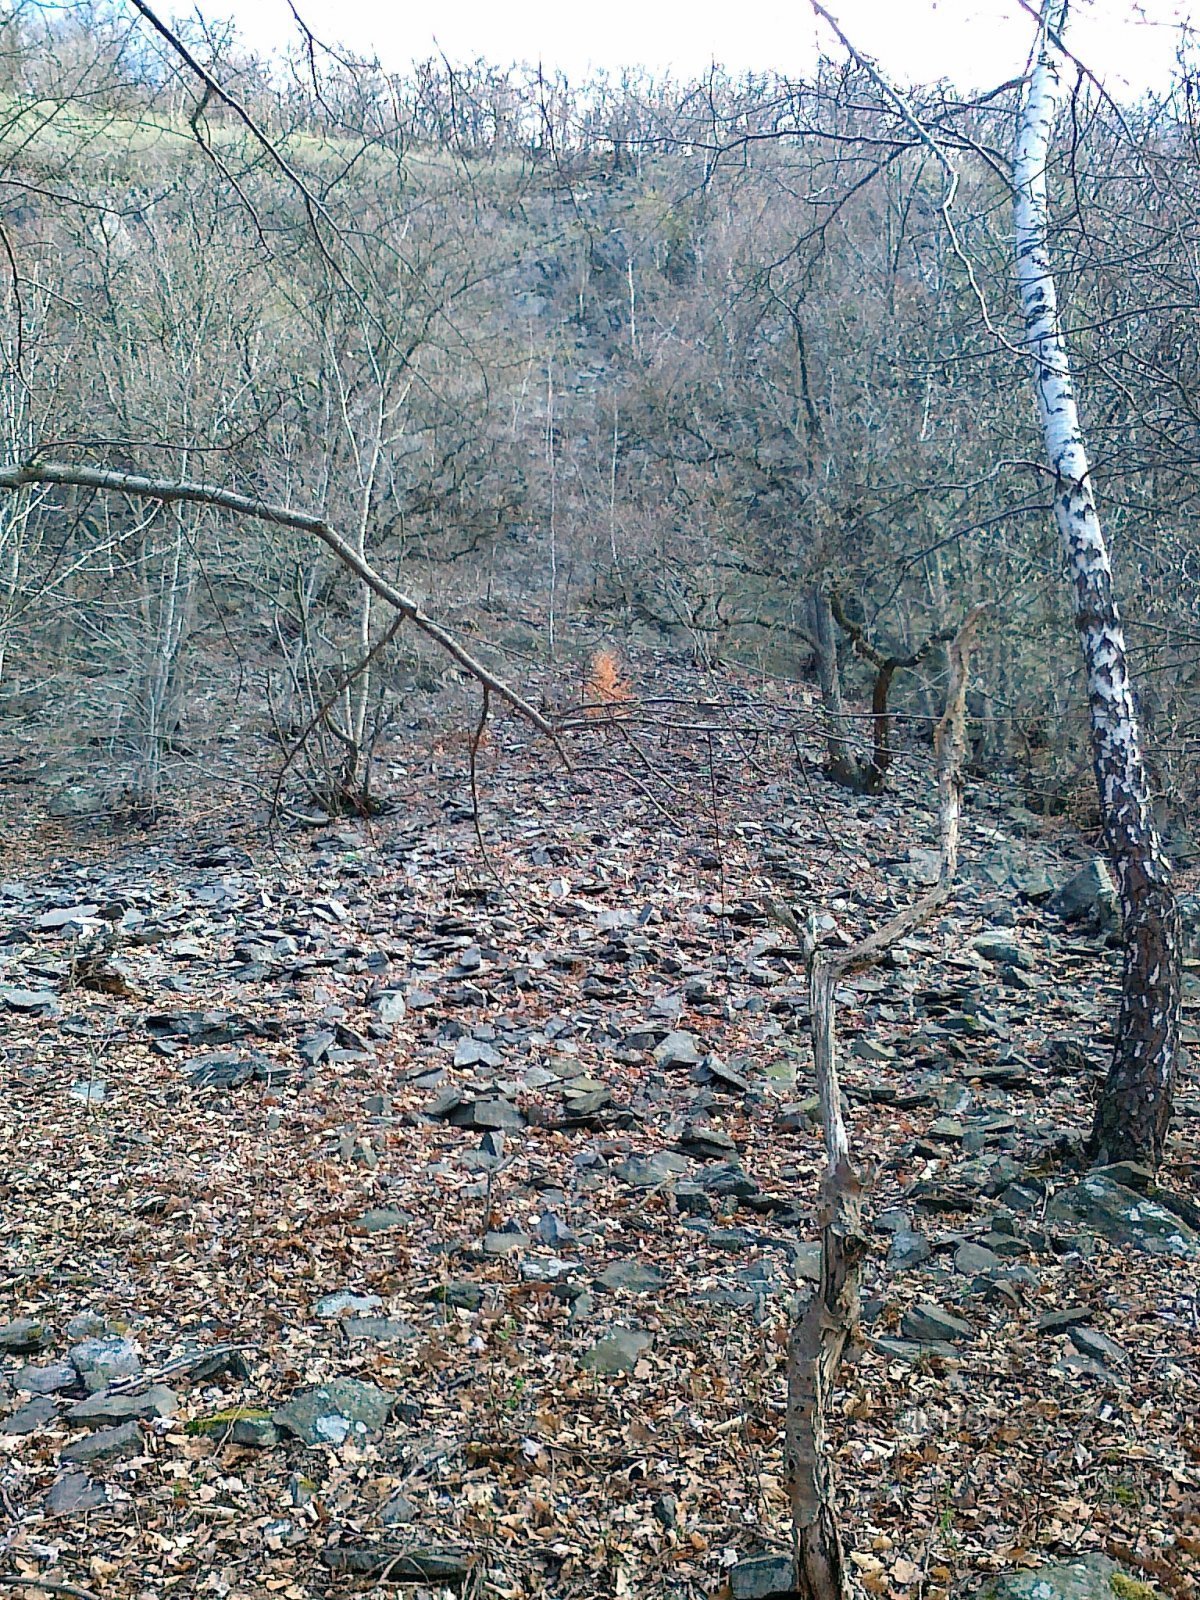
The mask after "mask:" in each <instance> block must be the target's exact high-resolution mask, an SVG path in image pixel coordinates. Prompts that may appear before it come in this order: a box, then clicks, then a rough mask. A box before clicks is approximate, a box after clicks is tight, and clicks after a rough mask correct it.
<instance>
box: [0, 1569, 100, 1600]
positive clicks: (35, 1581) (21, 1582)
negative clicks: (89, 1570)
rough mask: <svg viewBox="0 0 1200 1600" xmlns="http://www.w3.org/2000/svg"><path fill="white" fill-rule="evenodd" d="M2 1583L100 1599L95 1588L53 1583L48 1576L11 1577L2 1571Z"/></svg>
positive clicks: (81, 1599) (85, 1599) (79, 1599)
mask: <svg viewBox="0 0 1200 1600" xmlns="http://www.w3.org/2000/svg"><path fill="white" fill-rule="evenodd" d="M0 1583H5V1584H8V1585H10V1586H11V1587H12V1588H14V1589H41V1590H42V1592H43V1593H44V1594H70V1595H74V1596H75V1600H100V1596H99V1595H98V1594H96V1593H95V1592H94V1591H93V1590H91V1589H81V1588H80V1587H79V1585H78V1584H77V1583H51V1582H50V1581H49V1580H48V1579H47V1578H11V1577H9V1576H8V1575H7V1574H6V1573H0Z"/></svg>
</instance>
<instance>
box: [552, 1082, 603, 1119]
mask: <svg viewBox="0 0 1200 1600" xmlns="http://www.w3.org/2000/svg"><path fill="white" fill-rule="evenodd" d="M612 1103H613V1097H612V1090H611V1089H610V1088H609V1087H608V1085H607V1084H606V1083H601V1082H600V1080H599V1079H598V1078H589V1077H587V1076H586V1075H584V1076H583V1077H579V1078H574V1079H572V1081H571V1082H570V1083H568V1084H566V1085H565V1086H564V1088H563V1107H564V1109H565V1111H566V1113H567V1115H568V1116H569V1117H590V1116H595V1114H596V1113H597V1112H598V1111H605V1110H607V1109H608V1107H609V1106H611V1105H612Z"/></svg>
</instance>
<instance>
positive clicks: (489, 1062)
mask: <svg viewBox="0 0 1200 1600" xmlns="http://www.w3.org/2000/svg"><path fill="white" fill-rule="evenodd" d="M503 1060H504V1055H503V1052H502V1051H500V1050H497V1048H496V1047H495V1045H493V1044H489V1043H488V1042H487V1041H486V1040H484V1039H460V1040H459V1041H458V1043H457V1044H456V1045H455V1047H454V1065H455V1066H456V1067H479V1066H483V1067H498V1066H499V1065H500V1064H501V1062H502V1061H503Z"/></svg>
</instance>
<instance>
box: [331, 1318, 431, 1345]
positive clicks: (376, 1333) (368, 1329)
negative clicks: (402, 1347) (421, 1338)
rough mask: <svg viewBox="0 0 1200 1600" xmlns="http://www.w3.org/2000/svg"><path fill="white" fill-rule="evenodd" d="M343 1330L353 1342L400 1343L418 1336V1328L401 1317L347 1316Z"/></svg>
mask: <svg viewBox="0 0 1200 1600" xmlns="http://www.w3.org/2000/svg"><path fill="white" fill-rule="evenodd" d="M342 1332H343V1333H344V1334H345V1336H346V1338H347V1339H349V1341H350V1343H351V1344H362V1343H365V1342H368V1341H369V1342H371V1343H374V1344H400V1343H402V1342H403V1341H404V1340H406V1339H415V1338H416V1337H417V1330H416V1329H415V1328H413V1327H410V1325H409V1324H408V1323H407V1322H402V1321H401V1320H400V1318H399V1317H346V1318H345V1320H344V1321H343V1323H342Z"/></svg>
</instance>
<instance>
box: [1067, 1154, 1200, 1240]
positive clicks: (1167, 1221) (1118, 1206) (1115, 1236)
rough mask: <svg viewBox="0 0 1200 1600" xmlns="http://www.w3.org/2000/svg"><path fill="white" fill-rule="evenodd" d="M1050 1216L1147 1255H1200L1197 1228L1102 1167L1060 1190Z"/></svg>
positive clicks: (1199, 1236)
mask: <svg viewBox="0 0 1200 1600" xmlns="http://www.w3.org/2000/svg"><path fill="white" fill-rule="evenodd" d="M1046 1220H1047V1221H1048V1222H1051V1223H1059V1224H1061V1225H1066V1226H1069V1227H1074V1228H1081V1229H1083V1230H1084V1231H1085V1232H1088V1233H1095V1234H1098V1235H1099V1236H1100V1237H1101V1238H1102V1239H1107V1240H1108V1241H1109V1243H1110V1244H1114V1245H1117V1246H1119V1247H1120V1248H1123V1249H1132V1250H1144V1251H1145V1252H1146V1253H1147V1254H1148V1255H1158V1256H1176V1257H1180V1258H1184V1257H1196V1256H1200V1234H1198V1233H1197V1232H1196V1230H1195V1229H1193V1228H1190V1227H1189V1226H1188V1224H1187V1223H1186V1222H1184V1221H1183V1220H1182V1219H1181V1218H1179V1217H1177V1216H1176V1215H1175V1214H1174V1213H1173V1212H1171V1211H1168V1210H1167V1208H1166V1207H1165V1206H1162V1205H1160V1204H1159V1203H1158V1201H1156V1200H1151V1199H1148V1198H1146V1197H1145V1196H1144V1195H1140V1194H1137V1193H1136V1192H1135V1191H1134V1190H1132V1189H1126V1188H1125V1187H1124V1186H1123V1185H1121V1184H1119V1183H1115V1182H1114V1181H1113V1180H1112V1178H1110V1177H1108V1176H1107V1174H1106V1173H1105V1172H1104V1171H1103V1170H1097V1171H1095V1172H1089V1173H1088V1175H1087V1177H1085V1178H1083V1179H1081V1181H1080V1182H1079V1183H1073V1184H1070V1185H1069V1186H1068V1187H1067V1188H1065V1189H1060V1190H1059V1191H1058V1193H1057V1194H1056V1195H1055V1196H1054V1197H1053V1199H1051V1201H1050V1203H1049V1204H1048V1205H1047V1207H1046Z"/></svg>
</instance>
